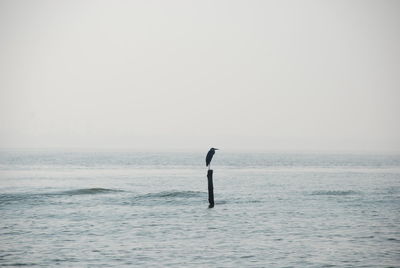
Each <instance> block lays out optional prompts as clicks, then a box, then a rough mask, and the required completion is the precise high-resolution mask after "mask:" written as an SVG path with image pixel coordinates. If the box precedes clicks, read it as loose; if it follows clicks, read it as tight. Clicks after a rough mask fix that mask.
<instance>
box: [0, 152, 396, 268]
mask: <svg viewBox="0 0 400 268" xmlns="http://www.w3.org/2000/svg"><path fill="white" fill-rule="evenodd" d="M206 153H207V150H205V151H204V152H159V153H157V152H128V151H78V150H77V151H62V150H58V151H57V150H2V151H1V152H0V266H1V267H19V266H25V267H400V155H398V154H383V153H379V154H373V153H370V154H357V153H288V152H284V153H276V152H269V153H244V152H229V151H224V150H219V151H217V152H216V154H215V155H214V159H213V161H212V164H211V168H212V169H213V171H214V172H213V181H214V198H215V207H214V208H208V205H209V204H208V193H207V168H206V166H205V155H206Z"/></svg>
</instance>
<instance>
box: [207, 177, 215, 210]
mask: <svg viewBox="0 0 400 268" xmlns="http://www.w3.org/2000/svg"><path fill="white" fill-rule="evenodd" d="M207 179H208V202H209V203H210V205H209V206H208V208H213V207H214V185H213V170H212V169H209V170H208V172H207Z"/></svg>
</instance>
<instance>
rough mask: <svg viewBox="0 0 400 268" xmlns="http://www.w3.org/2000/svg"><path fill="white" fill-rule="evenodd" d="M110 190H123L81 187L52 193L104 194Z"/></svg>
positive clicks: (110, 191)
mask: <svg viewBox="0 0 400 268" xmlns="http://www.w3.org/2000/svg"><path fill="white" fill-rule="evenodd" d="M112 192H123V191H122V190H115V189H106V188H83V189H76V190H69V191H63V192H58V193H53V195H90V194H105V193H112ZM50 195H51V194H50Z"/></svg>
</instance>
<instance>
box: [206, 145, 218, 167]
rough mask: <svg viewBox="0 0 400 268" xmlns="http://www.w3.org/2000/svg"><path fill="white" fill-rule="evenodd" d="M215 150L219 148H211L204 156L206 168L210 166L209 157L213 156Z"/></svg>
mask: <svg viewBox="0 0 400 268" xmlns="http://www.w3.org/2000/svg"><path fill="white" fill-rule="evenodd" d="M215 150H219V149H217V148H211V149H210V151H208V153H207V156H206V167H208V169H210V168H211V165H210V164H211V159H212V158H213V156H214V154H215Z"/></svg>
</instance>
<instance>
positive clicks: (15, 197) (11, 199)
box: [0, 188, 123, 204]
mask: <svg viewBox="0 0 400 268" xmlns="http://www.w3.org/2000/svg"><path fill="white" fill-rule="evenodd" d="M113 192H123V191H122V190H115V189H106V188H83V189H75V190H68V191H61V192H47V193H29V192H28V193H26V192H25V193H4V194H0V204H7V203H15V202H24V201H29V202H34V203H32V204H37V203H38V202H43V201H44V200H46V199H47V198H51V197H57V196H74V195H94V194H106V193H113Z"/></svg>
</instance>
